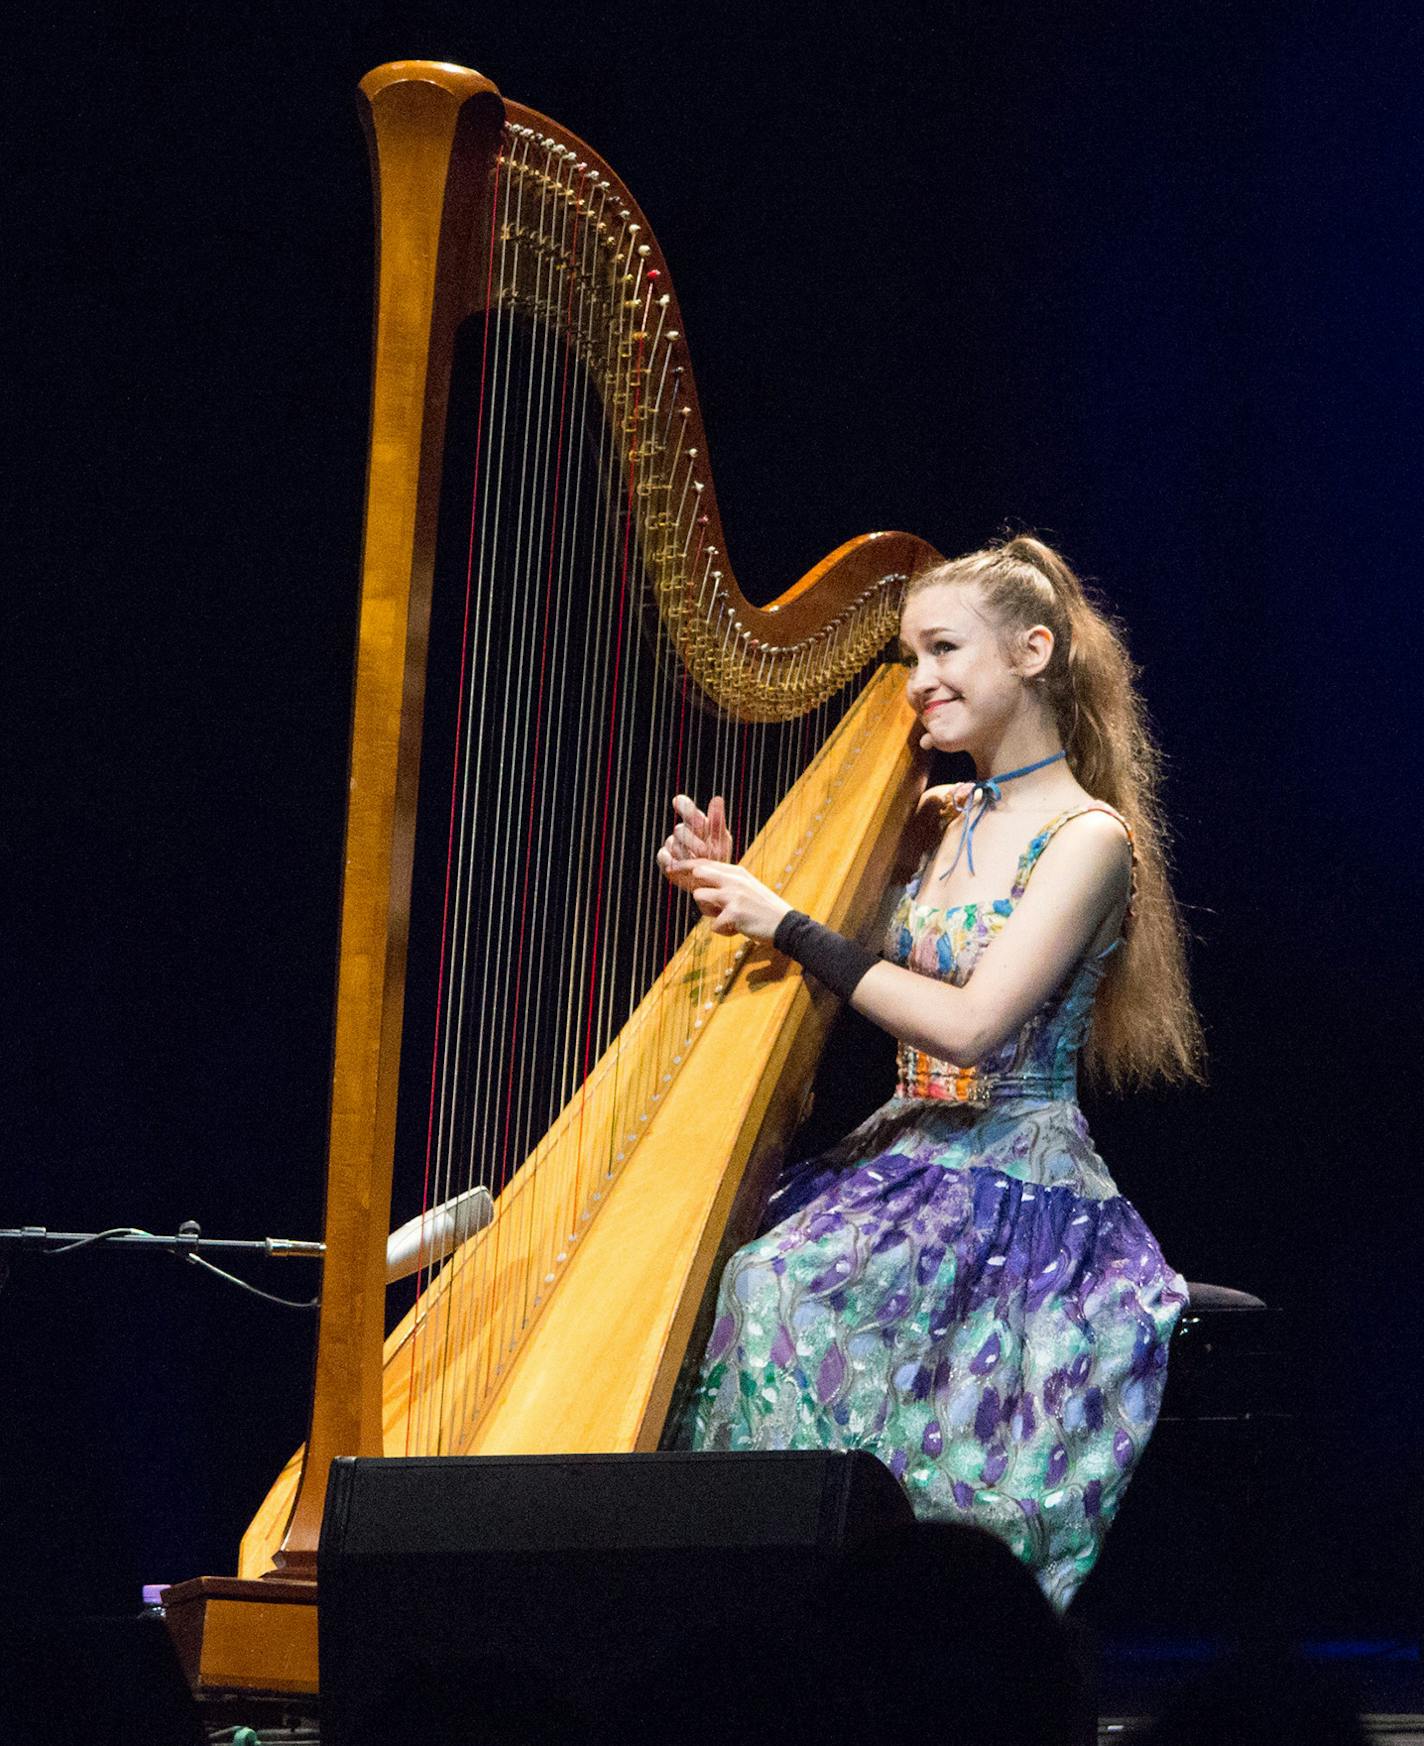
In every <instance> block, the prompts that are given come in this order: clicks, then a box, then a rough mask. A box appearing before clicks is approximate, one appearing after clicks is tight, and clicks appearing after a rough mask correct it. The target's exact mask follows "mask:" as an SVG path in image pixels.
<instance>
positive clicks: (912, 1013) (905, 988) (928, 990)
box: [850, 959, 998, 1067]
mask: <svg viewBox="0 0 1424 1746" xmlns="http://www.w3.org/2000/svg"><path fill="white" fill-rule="evenodd" d="M850 1004H851V1005H852V1006H853V1007H854V1008H855V1010H856V1011H857V1012H858V1013H860V1014H861V1016H862V1017H863V1018H868V1019H869V1020H870V1021H871V1023H872V1024H876V1025H879V1026H880V1028H881V1030H883V1031H889V1033H890V1035H891V1036H892V1037H895V1038H896V1039H897V1040H898V1041H900V1042H902V1043H908V1044H909V1045H910V1046H911V1048H914V1049H919V1050H921V1051H923V1053H925V1054H927V1055H933V1056H934V1057H935V1059H936V1060H938V1061H952V1062H953V1063H954V1064H955V1066H957V1067H972V1066H973V1064H974V1063H975V1062H976V1061H977V1060H978V1059H979V1058H980V1056H981V1055H985V1054H987V1053H988V1051H989V1050H990V1049H991V1048H992V1047H993V1046H994V1044H995V1043H996V1042H997V1041H998V1039H997V1038H996V1037H993V1036H990V1035H989V1034H987V1031H986V1029H985V1026H984V1024H983V1022H982V1019H981V1016H980V1014H979V1012H978V1011H977V1009H976V1004H975V1001H974V999H973V996H972V995H971V993H970V991H969V989H968V988H956V987H955V986H954V984H953V983H951V982H936V981H935V980H934V978H933V977H930V976H921V975H920V974H919V973H918V972H916V971H914V970H905V969H902V968H901V967H900V965H898V964H888V963H886V962H885V961H884V960H883V959H882V960H881V961H880V962H879V963H878V964H873V965H872V966H871V967H870V969H869V970H867V971H866V973H865V975H864V976H862V977H861V979H860V981H859V982H858V983H857V984H856V986H855V992H854V993H853V994H852V995H851V997H850Z"/></svg>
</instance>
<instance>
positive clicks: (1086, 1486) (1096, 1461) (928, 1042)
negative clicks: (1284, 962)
mask: <svg viewBox="0 0 1424 1746" xmlns="http://www.w3.org/2000/svg"><path fill="white" fill-rule="evenodd" d="M901 642H902V646H903V653H904V656H905V659H906V660H907V661H908V662H909V664H910V677H909V682H908V687H907V690H908V696H909V700H910V703H911V704H912V706H913V707H914V709H915V711H916V713H917V715H918V717H919V719H920V722H921V723H922V725H923V736H922V738H921V741H920V743H921V745H922V746H923V747H924V748H926V749H929V748H938V749H939V750H941V751H946V752H950V751H963V752H968V753H969V754H970V755H971V756H972V757H973V760H974V767H975V770H976V771H977V772H978V773H979V780H978V781H977V782H975V783H973V784H967V783H966V784H962V785H960V786H959V787H958V788H955V789H953V790H944V789H937V790H928V791H926V793H925V794H924V796H923V797H922V799H921V802H920V806H919V809H918V812H917V815H916V819H915V822H914V825H913V826H912V832H913V833H914V834H915V837H916V839H917V840H916V841H915V842H914V843H913V844H912V845H911V847H912V852H913V853H915V854H919V853H920V850H921V849H922V850H923V854H922V855H921V857H920V859H919V867H918V871H917V872H916V874H915V876H914V877H913V878H912V879H911V880H910V882H909V884H908V885H907V886H906V887H905V890H904V892H903V895H902V896H901V898H900V901H899V905H898V907H897V909H896V910H895V913H894V916H893V918H892V920H891V924H890V929H889V934H888V938H887V941H886V945H885V951H884V957H883V958H880V957H877V956H876V955H875V954H873V953H871V952H868V951H866V950H865V949H864V948H863V947H861V946H859V945H858V944H857V943H856V942H854V941H850V940H846V939H844V938H843V937H842V936H840V935H838V934H835V933H832V932H831V930H829V929H827V928H823V927H821V926H820V925H819V924H817V923H816V922H814V921H812V920H811V919H810V918H808V917H806V916H803V915H800V914H798V913H797V912H796V911H793V910H791V909H790V907H789V905H788V904H786V903H785V902H784V901H783V900H782V899H781V898H779V897H778V896H777V895H776V894H775V893H774V892H772V891H770V890H769V889H768V888H767V887H766V886H765V885H763V884H762V883H761V882H760V881H759V880H757V879H756V878H754V877H753V876H752V875H751V874H749V873H748V872H747V871H746V870H745V869H744V868H741V867H738V866H734V865H732V864H731V863H730V855H731V842H730V839H729V838H728V836H727V833H726V825H725V815H724V809H723V807H722V805H721V803H720V801H716V800H714V801H713V802H712V803H711V805H710V806H709V808H708V812H707V813H706V814H705V815H704V814H703V813H701V812H700V811H699V810H698V809H697V808H696V807H695V806H694V805H693V804H692V802H691V801H690V800H689V799H687V798H686V797H685V796H678V798H677V801H676V802H675V806H676V808H677V810H678V813H679V819H680V822H679V824H678V825H677V827H676V829H675V830H674V832H673V834H672V836H671V837H669V838H668V840H667V842H666V844H665V845H664V847H663V848H662V849H661V850H660V851H659V854H658V862H659V865H660V866H661V867H662V869H663V871H664V873H665V874H666V875H667V877H668V878H669V879H671V880H673V881H674V882H675V883H677V884H679V885H681V886H682V887H683V888H684V889H686V890H689V891H691V893H692V895H693V896H694V897H695V899H696V900H697V903H698V906H699V907H700V908H701V909H702V911H703V913H704V914H706V915H709V916H711V917H713V918H714V919H713V927H714V929H715V930H716V931H717V932H719V933H742V934H745V935H747V936H748V937H749V938H751V939H755V940H762V941H771V942H773V943H774V944H775V945H776V946H777V947H778V948H779V949H781V950H783V951H785V952H787V953H788V954H789V955H791V956H792V957H794V958H797V959H798V960H799V961H800V962H801V963H802V964H803V965H804V966H805V967H806V969H807V970H808V971H810V972H811V973H812V974H813V975H816V976H817V977H818V978H819V979H820V980H822V981H823V982H825V983H826V984H827V985H828V986H829V987H831V988H832V989H834V990H835V991H836V992H837V993H839V994H840V995H841V996H842V997H843V998H845V999H847V1000H849V1001H850V1004H851V1005H852V1006H853V1007H855V1009H856V1010H857V1011H858V1012H861V1013H863V1014H864V1015H865V1016H866V1017H867V1018H869V1019H871V1020H872V1021H873V1022H874V1023H876V1024H878V1025H880V1026H881V1027H882V1028H883V1029H885V1030H887V1031H889V1032H890V1033H891V1034H892V1035H893V1036H895V1037H896V1038H898V1039H899V1040H900V1050H899V1083H898V1085H897V1087H896V1093H895V1096H894V1097H893V1098H892V1099H891V1100H890V1102H889V1103H887V1104H885V1105H884V1106H883V1107H882V1108H881V1109H879V1110H877V1111H876V1113H875V1114H874V1115H872V1116H871V1117H870V1118H869V1119H868V1120H867V1121H865V1122H864V1123H862V1124H861V1126H860V1127H858V1128H857V1129H856V1130H855V1131H854V1132H853V1133H851V1134H850V1135H848V1136H847V1138H846V1139H845V1140H843V1141H842V1142H841V1143H840V1145H838V1146H837V1147H836V1148H835V1149H834V1150H833V1151H832V1152H830V1153H827V1154H825V1155H823V1156H821V1157H819V1158H815V1159H811V1160H809V1161H807V1162H805V1163H802V1164H798V1165H794V1166H792V1167H791V1168H790V1169H789V1170H788V1171H787V1172H786V1174H785V1175H784V1177H783V1179H782V1181H781V1182H780V1183H779V1184H778V1187H777V1190H776V1192H775V1194H774V1195H773V1197H772V1201H771V1205H770V1208H769V1211H768V1217H767V1228H765V1231H764V1234H763V1235H762V1236H761V1237H760V1238H759V1239H758V1240H757V1241H755V1242H753V1243H752V1244H750V1245H749V1246H748V1247H746V1248H744V1249H741V1250H739V1251H738V1252H737V1253H736V1254H735V1255H734V1256H733V1257H732V1259H731V1261H730V1262H729V1263H728V1266H727V1269H726V1272H725V1274H724V1276H723V1279H722V1284H721V1291H720V1295H719V1298H718V1304H717V1313H716V1320H715V1324H714V1327H713V1332H712V1337H711V1339H710V1341H709V1344H708V1349H707V1355H706V1358H705V1360H704V1364H703V1369H702V1375H701V1380H700V1384H699V1387H698V1390H697V1393H696V1396H695V1399H694V1402H693V1405H692V1409H691V1421H690V1426H691V1439H692V1443H693V1446H694V1447H698V1448H707V1449H788V1448H845V1449H852V1448H857V1449H870V1450H872V1451H873V1452H874V1453H875V1454H877V1455H878V1456H879V1457H880V1458H881V1459H882V1460H883V1461H884V1462H885V1463H886V1464H887V1465H888V1466H889V1468H890V1469H891V1471H892V1472H893V1473H894V1474H895V1475H896V1476H897V1477H898V1478H899V1479H900V1480H901V1481H902V1483H903V1484H904V1485H905V1487H906V1489H907V1491H908V1492H909V1495H910V1498H911V1500H912V1502H913V1504H914V1506H915V1509H916V1512H917V1514H918V1515H920V1516H921V1517H922V1518H923V1519H933V1520H949V1521H961V1522H969V1523H973V1524H976V1525H978V1526H980V1527H985V1528H988V1529H990V1530H992V1531H993V1532H994V1533H996V1534H999V1535H1000V1536H1001V1537H1003V1538H1004V1539H1006V1540H1007V1541H1008V1542H1009V1544H1010V1545H1011V1546H1012V1547H1013V1549H1014V1551H1015V1552H1016V1553H1017V1554H1018V1556H1019V1557H1020V1558H1022V1559H1023V1560H1024V1561H1025V1562H1026V1563H1027V1564H1029V1565H1030V1566H1031V1567H1032V1568H1033V1570H1034V1572H1035V1574H1036V1575H1037V1577H1038V1579H1039V1582H1040V1583H1041V1585H1042V1586H1043V1588H1044V1590H1045V1592H1046V1593H1047V1594H1048V1596H1049V1597H1050V1599H1052V1600H1053V1601H1054V1602H1055V1603H1056V1604H1057V1605H1059V1606H1066V1605H1067V1603H1068V1601H1069V1600H1070V1599H1071V1598H1072V1596H1073V1595H1074V1593H1075V1592H1076V1591H1077V1589H1078V1587H1079V1586H1080V1584H1081V1583H1082V1581H1083V1578H1084V1577H1085V1576H1086V1575H1087V1573H1088V1571H1089V1570H1090V1569H1091V1568H1092V1565H1093V1562H1094V1560H1095V1558H1096V1557H1097V1554H1098V1551H1099V1548H1100V1546H1101V1544H1102V1539H1103V1535H1104V1534H1105V1532H1106V1530H1107V1528H1108V1525H1109V1523H1110V1522H1111V1520H1112V1517H1113V1515H1114V1513H1115V1511H1116V1509H1117V1506H1118V1503H1119V1501H1120V1499H1121V1497H1122V1493H1123V1489H1124V1487H1125V1486H1126V1484H1127V1481H1128V1478H1129V1476H1130V1475H1131V1473H1132V1470H1133V1467H1134V1465H1135V1463H1136V1461H1137V1459H1138V1457H1139V1456H1140V1454H1141V1453H1142V1450H1143V1447H1144V1446H1145V1444H1146V1442H1147V1439H1148V1437H1149V1435H1150V1433H1151V1430H1152V1426H1153V1423H1154V1421H1155V1419H1156V1415H1157V1409H1158V1405H1159V1402H1160V1399H1161V1391H1162V1384H1163V1381H1164V1379H1165V1374H1166V1362H1167V1341H1168V1339H1169V1337H1170V1335H1171V1332H1172V1328H1173V1325H1174V1324H1175V1322H1176V1319H1177V1316H1178V1314H1179V1313H1180V1311H1181V1308H1182V1306H1183V1304H1184V1302H1185V1300H1186V1287H1185V1285H1184V1283H1183V1281H1182V1279H1181V1277H1180V1275H1178V1274H1177V1273H1175V1272H1174V1271H1173V1270H1172V1269H1171V1268H1170V1267H1169V1266H1168V1265H1167V1263H1166V1262H1165V1261H1164V1259H1163V1257H1162V1253H1161V1251H1160V1249H1159V1248H1158V1246H1157V1244H1156V1242H1155V1241H1154V1239H1153V1237H1152V1235H1151V1233H1150V1232H1149V1231H1148V1229H1147V1227H1146V1226H1145V1225H1144V1223H1143V1221H1142V1219H1141V1217H1140V1216H1139V1214H1138V1213H1137V1211H1136V1210H1135V1208H1134V1207H1132V1206H1131V1205H1130V1204H1129V1202H1128V1201H1126V1200H1124V1199H1123V1198H1122V1197H1121V1196H1120V1195H1119V1194H1118V1191H1117V1188H1116V1186H1115V1184H1114V1183H1113V1180H1112V1178H1111V1176H1110V1175H1109V1174H1108V1172H1107V1169H1106V1167H1105V1166H1104V1164H1103V1161H1102V1160H1101V1159H1100V1158H1099V1157H1098V1155H1097V1153H1096V1152H1095V1151H1094V1150H1093V1146H1092V1143H1091V1140H1090V1139H1089V1136H1088V1130H1087V1127H1086V1125H1085V1123H1084V1120H1083V1116H1082V1112H1081V1111H1080V1110H1079V1107H1078V1104H1077V1062H1078V1057H1079V1055H1080V1054H1081V1055H1082V1056H1083V1057H1084V1059H1085V1061H1086V1063H1087V1065H1088V1068H1089V1070H1090V1071H1092V1072H1094V1073H1095V1075H1096V1076H1097V1077H1098V1078H1099V1079H1100V1080H1102V1081H1103V1082H1105V1083H1106V1084H1108V1085H1111V1086H1115V1087H1124V1086H1127V1085H1130V1084H1134V1083H1142V1082H1145V1081H1148V1080H1151V1079H1154V1078H1165V1079H1193V1078H1196V1079H1199V1078H1200V1077H1201V1072H1200V1060H1201V1032H1200V1027H1199V1025H1198V1022H1197V1019H1196V1015H1195V1013H1194V1011H1193V1009H1192V1006H1191V1002H1190V999H1189V997H1188V993H1187V985H1186V973H1185V954H1184V949H1183V930H1182V924H1181V921H1180V918H1179V915H1178V912H1177V908H1176V905H1175V903H1174V901H1173V898H1172V894H1171V890H1170V887H1169V885H1168V879H1167V869H1166V864H1165V858H1164V850H1163V841H1162V836H1163V833H1162V827H1161V822H1160V816H1159V813H1158V807H1157V787H1158V778H1159V759H1158V754H1157V751H1156V748H1155V746H1154V744H1153V742H1152V739H1151V737H1150V734H1149V731H1148V728H1147V725H1146V721H1145V717H1144V712H1143V708H1142V704H1141V701H1140V699H1139V698H1138V696H1137V694H1136V691H1135V689H1134V684H1133V678H1134V668H1133V666H1132V663H1131V660H1130V659H1129V657H1128V655H1127V652H1126V650H1125V648H1124V646H1123V644H1122V641H1121V639H1120V637H1119V635H1118V633H1117V631H1116V629H1115V628H1114V626H1113V624H1112V623H1111V622H1110V621H1109V619H1108V618H1107V617H1106V616H1105V615H1104V614H1103V613H1102V612H1101V611H1099V610H1098V608H1097V607H1096V606H1095V605H1094V604H1093V602H1092V601H1091V600H1090V599H1089V598H1088V596H1087V595H1086V594H1085V592H1084V590H1083V587H1082V584H1081V583H1080V582H1079V581H1078V579H1077V577H1076V576H1075V575H1074V574H1073V572H1072V571H1071V570H1070V569H1069V567H1068V566H1067V564H1066V563H1064V561H1063V560H1062V558H1060V557H1059V556H1058V555H1057V554H1056V553H1055V552H1053V551H1052V550H1050V549H1049V548H1048V547H1047V546H1045V545H1043V544H1042V543H1041V542H1040V541H1038V540H1035V539H1030V538H1027V537H1024V536H1020V537H1018V538H1015V539H1010V540H1008V541H1006V542H1005V543H1003V544H1001V545H998V546H995V547H991V548H989V549H986V550H984V551H980V552H974V553H971V554H970V555H969V556H968V557H964V558H959V559H956V560H955V561H954V562H952V563H947V564H944V565H941V566H939V567H937V568H935V569H933V570H931V571H928V572H926V573H925V574H923V575H921V576H919V577H917V578H916V579H915V580H914V581H913V582H912V583H911V585H910V587H909V589H908V591H907V594H906V599H905V604H904V608H903V613H902V618H901Z"/></svg>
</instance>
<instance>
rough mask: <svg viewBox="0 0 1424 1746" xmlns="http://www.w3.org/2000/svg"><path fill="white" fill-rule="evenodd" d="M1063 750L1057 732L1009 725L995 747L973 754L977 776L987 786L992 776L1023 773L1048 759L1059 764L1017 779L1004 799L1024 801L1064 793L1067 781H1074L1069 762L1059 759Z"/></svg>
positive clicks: (1024, 724)
mask: <svg viewBox="0 0 1424 1746" xmlns="http://www.w3.org/2000/svg"><path fill="white" fill-rule="evenodd" d="M1062 750H1063V741H1062V740H1061V739H1060V738H1059V736H1058V734H1057V732H1055V731H1052V730H1047V729H1045V727H1044V726H1043V724H1041V723H1039V722H1022V723H1010V725H1009V727H1008V729H1007V731H1006V732H1005V733H1004V734H1003V735H1002V737H1001V738H1000V739H999V740H998V741H997V743H996V744H995V745H994V746H993V747H986V748H985V749H984V751H983V752H975V753H974V755H973V756H974V769H975V774H976V776H977V778H978V780H979V781H981V782H984V781H987V780H988V778H989V777H991V776H1005V775H1007V774H1008V772H1009V771H1010V770H1022V769H1024V768H1025V766H1027V765H1029V764H1041V763H1043V760H1044V759H1045V758H1056V759H1057V762H1056V763H1052V764H1045V765H1044V767H1043V769H1041V770H1035V771H1034V772H1033V773H1032V774H1031V775H1026V776H1018V777H1015V779H1014V780H1013V781H1012V782H1011V783H1010V784H1009V785H1008V787H1007V788H1005V790H1004V797H1005V799H1007V798H1008V797H1009V796H1010V795H1012V796H1013V798H1014V800H1015V801H1023V800H1026V799H1028V797H1029V796H1030V795H1031V794H1034V793H1040V792H1041V793H1044V794H1047V793H1050V792H1051V791H1052V790H1054V789H1062V788H1063V786H1064V784H1065V780H1066V781H1067V782H1071V781H1072V780H1073V778H1072V775H1071V773H1070V771H1069V769H1068V765H1067V762H1066V761H1065V760H1064V759H1063V758H1061V757H1059V756H1058V755H1059V754H1060V753H1061V752H1062Z"/></svg>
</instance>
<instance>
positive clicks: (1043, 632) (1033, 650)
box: [1017, 624, 1054, 680]
mask: <svg viewBox="0 0 1424 1746" xmlns="http://www.w3.org/2000/svg"><path fill="white" fill-rule="evenodd" d="M1053 642H1054V637H1053V632H1052V631H1051V630H1049V628H1048V626H1047V625H1046V624H1035V625H1030V626H1029V628H1028V629H1027V630H1026V631H1024V632H1023V633H1022V637H1021V640H1020V646H1019V663H1018V669H1017V671H1018V675H1019V678H1020V679H1024V680H1028V679H1041V678H1042V677H1043V675H1044V674H1045V673H1046V672H1047V671H1048V663H1049V662H1050V661H1051V660H1052V659H1053Z"/></svg>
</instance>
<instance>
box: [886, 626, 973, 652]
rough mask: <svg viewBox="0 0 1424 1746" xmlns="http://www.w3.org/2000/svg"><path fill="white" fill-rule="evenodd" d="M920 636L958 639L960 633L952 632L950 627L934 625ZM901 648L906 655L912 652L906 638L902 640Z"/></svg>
mask: <svg viewBox="0 0 1424 1746" xmlns="http://www.w3.org/2000/svg"><path fill="white" fill-rule="evenodd" d="M920 635H921V636H922V637H958V635H959V632H958V631H952V630H950V628H949V626H948V625H943V624H937V625H932V626H931V627H930V628H929V629H928V630H923V631H921V632H920ZM900 647H901V648H902V649H903V650H904V651H905V653H906V654H908V653H909V652H910V645H909V644H908V643H907V642H906V641H905V639H904V637H901V638H900Z"/></svg>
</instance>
